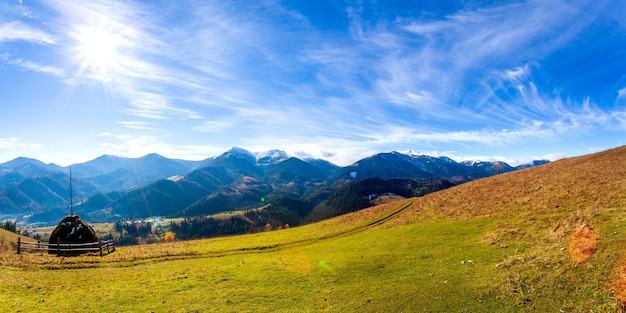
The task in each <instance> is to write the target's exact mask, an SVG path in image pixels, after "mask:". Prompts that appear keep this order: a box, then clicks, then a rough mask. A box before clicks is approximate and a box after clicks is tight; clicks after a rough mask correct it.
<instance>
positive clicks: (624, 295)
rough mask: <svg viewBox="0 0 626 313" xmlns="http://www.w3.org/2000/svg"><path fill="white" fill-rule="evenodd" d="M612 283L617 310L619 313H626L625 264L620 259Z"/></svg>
mask: <svg viewBox="0 0 626 313" xmlns="http://www.w3.org/2000/svg"><path fill="white" fill-rule="evenodd" d="M615 276H616V277H615V282H614V283H613V293H614V294H615V297H617V300H618V308H619V309H620V312H626V309H625V308H626V262H624V260H623V259H622V262H621V264H620V265H619V266H618V268H617V273H616V275H615Z"/></svg>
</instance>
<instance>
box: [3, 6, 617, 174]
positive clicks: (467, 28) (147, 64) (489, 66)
mask: <svg viewBox="0 0 626 313" xmlns="http://www.w3.org/2000/svg"><path fill="white" fill-rule="evenodd" d="M624 16H626V5H625V3H624V2H623V1H602V0H599V1H576V0H573V1H546V0H537V1H459V2H457V1H439V0H436V1H368V0H361V1H350V0H348V1H323V0H320V1H292V0H290V1H278V0H276V1H160V2H159V1H145V2H138V1H120V2H117V1H111V0H102V1H101V0H90V1H61V0H58V1H57V0H38V1H28V0H22V1H17V0H15V1H1V2H0V95H1V98H0V162H6V161H8V160H11V159H13V158H15V157H18V156H26V157H32V158H37V159H39V160H42V161H44V162H46V163H48V162H54V163H56V164H59V165H69V164H72V163H78V162H85V161H88V160H91V159H93V158H95V157H97V156H100V155H102V154H113V155H120V156H128V157H139V156H142V155H145V154H147V153H153V152H154V153H159V154H162V155H164V156H166V157H171V158H181V159H188V160H199V159H205V158H207V157H210V156H214V155H217V154H220V153H222V152H224V151H226V150H228V149H229V148H230V147H233V146H237V147H242V148H246V149H248V150H251V151H257V152H260V151H265V150H269V149H275V148H276V149H282V150H284V151H286V152H288V153H289V154H291V155H294V156H299V157H306V156H312V157H316V158H325V159H327V160H330V161H332V162H334V163H336V164H339V165H347V164H349V163H351V162H354V161H356V160H358V159H360V158H363V157H365V156H369V155H371V154H374V153H377V152H388V151H394V150H395V151H408V150H411V151H413V152H415V153H422V154H430V155H446V156H450V157H452V158H453V159H456V160H464V159H482V160H492V159H499V160H504V161H507V162H509V163H511V164H519V163H520V162H524V161H527V160H530V159H539V158H548V159H551V160H555V159H558V158H562V157H569V156H576V155H582V154H588V153H592V152H596V151H600V150H604V149H608V148H612V147H616V146H620V145H623V144H624V139H625V137H626V78H625V75H626V19H624V18H623V17H624Z"/></svg>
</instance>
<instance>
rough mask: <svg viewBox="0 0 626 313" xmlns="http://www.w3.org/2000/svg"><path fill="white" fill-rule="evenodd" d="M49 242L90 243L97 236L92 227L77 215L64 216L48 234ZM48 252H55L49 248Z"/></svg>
mask: <svg viewBox="0 0 626 313" xmlns="http://www.w3.org/2000/svg"><path fill="white" fill-rule="evenodd" d="M49 242H50V244H56V243H57V242H60V243H61V244H64V243H90V242H98V236H97V235H96V232H95V231H94V230H93V228H92V227H91V226H90V225H89V224H87V223H85V222H83V221H82V220H81V219H80V217H79V216H78V215H68V216H66V217H65V218H64V219H63V220H62V221H61V222H60V223H59V225H57V227H56V228H55V229H54V230H53V231H52V233H51V234H50V241H49ZM50 250H51V251H49V252H50V253H56V251H52V250H53V249H50Z"/></svg>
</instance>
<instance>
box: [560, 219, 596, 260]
mask: <svg viewBox="0 0 626 313" xmlns="http://www.w3.org/2000/svg"><path fill="white" fill-rule="evenodd" d="M597 248H598V246H597V240H596V233H595V232H594V231H593V230H592V229H591V228H589V226H587V225H583V226H581V227H580V228H579V229H578V230H577V231H576V232H574V234H573V235H572V239H571V240H570V242H569V245H568V247H567V250H568V251H569V254H570V257H571V258H572V261H574V262H576V263H584V262H586V261H587V259H589V257H591V255H593V253H594V252H596V249H597Z"/></svg>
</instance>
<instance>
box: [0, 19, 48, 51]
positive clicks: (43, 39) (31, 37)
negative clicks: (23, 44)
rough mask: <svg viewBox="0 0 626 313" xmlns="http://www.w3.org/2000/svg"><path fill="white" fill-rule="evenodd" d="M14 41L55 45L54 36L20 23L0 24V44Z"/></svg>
mask: <svg viewBox="0 0 626 313" xmlns="http://www.w3.org/2000/svg"><path fill="white" fill-rule="evenodd" d="M14 40H20V41H28V42H34V43H39V44H47V45H54V44H56V39H55V38H54V36H52V35H50V34H48V33H46V32H44V31H41V30H38V29H35V28H32V27H30V26H28V25H25V24H23V23H21V22H16V21H13V22H8V23H3V24H0V42H3V41H14Z"/></svg>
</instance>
